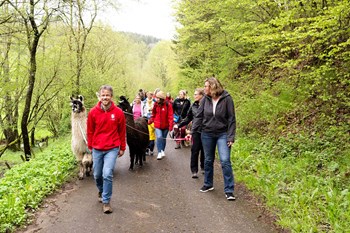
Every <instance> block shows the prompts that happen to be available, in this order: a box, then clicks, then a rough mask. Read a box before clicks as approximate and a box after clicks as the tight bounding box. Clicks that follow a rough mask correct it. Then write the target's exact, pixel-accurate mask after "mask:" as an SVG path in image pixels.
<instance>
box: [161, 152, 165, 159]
mask: <svg viewBox="0 0 350 233" xmlns="http://www.w3.org/2000/svg"><path fill="white" fill-rule="evenodd" d="M160 153H161V154H162V158H163V157H165V154H164V151H162V150H161V151H160Z"/></svg>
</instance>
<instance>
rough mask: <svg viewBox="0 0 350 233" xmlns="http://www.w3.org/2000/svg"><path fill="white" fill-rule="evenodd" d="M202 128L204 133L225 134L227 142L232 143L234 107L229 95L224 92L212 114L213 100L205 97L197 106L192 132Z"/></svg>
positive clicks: (234, 130)
mask: <svg viewBox="0 0 350 233" xmlns="http://www.w3.org/2000/svg"><path fill="white" fill-rule="evenodd" d="M200 127H202V132H205V133H213V134H219V133H225V132H226V133H227V141H229V142H234V141H235V134H236V115H235V107H234V103H233V100H232V97H231V95H230V94H229V93H228V92H227V91H226V90H224V92H223V93H222V94H221V96H220V98H219V100H218V103H217V105H216V109H215V115H214V114H213V100H212V98H211V97H210V96H207V95H205V96H204V97H203V98H202V100H201V102H200V105H199V108H198V112H197V115H196V116H195V118H194V120H193V124H192V132H198V129H200Z"/></svg>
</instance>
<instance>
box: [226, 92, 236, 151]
mask: <svg viewBox="0 0 350 233" xmlns="http://www.w3.org/2000/svg"><path fill="white" fill-rule="evenodd" d="M226 108H227V113H228V114H227V115H228V125H227V142H228V143H229V142H230V145H229V146H231V145H232V144H233V143H234V142H235V135H236V113H235V106H234V103H233V100H232V97H231V96H230V97H229V98H228V99H227V101H226Z"/></svg>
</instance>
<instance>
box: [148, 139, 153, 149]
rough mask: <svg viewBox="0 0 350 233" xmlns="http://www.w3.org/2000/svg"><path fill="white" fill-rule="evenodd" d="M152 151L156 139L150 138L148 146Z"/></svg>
mask: <svg viewBox="0 0 350 233" xmlns="http://www.w3.org/2000/svg"><path fill="white" fill-rule="evenodd" d="M147 148H148V149H149V150H150V151H151V152H153V150H154V140H150V141H149V144H148V147H147Z"/></svg>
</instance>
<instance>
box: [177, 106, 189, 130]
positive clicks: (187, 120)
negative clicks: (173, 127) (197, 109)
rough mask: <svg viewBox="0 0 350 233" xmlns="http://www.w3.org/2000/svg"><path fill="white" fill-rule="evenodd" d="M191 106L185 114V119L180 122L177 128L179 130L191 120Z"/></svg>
mask: <svg viewBox="0 0 350 233" xmlns="http://www.w3.org/2000/svg"><path fill="white" fill-rule="evenodd" d="M192 108H193V105H191V107H190V109H189V110H188V112H187V115H186V118H185V119H183V120H182V121H180V123H179V124H177V126H178V127H179V128H181V127H182V126H185V125H188V124H189V123H190V122H191V121H192V120H193V112H192Z"/></svg>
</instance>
